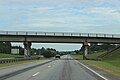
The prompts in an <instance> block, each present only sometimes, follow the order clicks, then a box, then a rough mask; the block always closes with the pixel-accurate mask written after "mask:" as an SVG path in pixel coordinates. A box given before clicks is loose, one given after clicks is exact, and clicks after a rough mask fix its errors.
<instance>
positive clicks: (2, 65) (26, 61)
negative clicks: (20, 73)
mask: <svg viewBox="0 0 120 80" xmlns="http://www.w3.org/2000/svg"><path fill="white" fill-rule="evenodd" d="M40 60H47V58H40V59H38V60H25V61H18V62H11V63H4V64H0V67H7V66H12V65H18V64H24V63H29V62H37V61H40Z"/></svg>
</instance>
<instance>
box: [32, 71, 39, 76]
mask: <svg viewBox="0 0 120 80" xmlns="http://www.w3.org/2000/svg"><path fill="white" fill-rule="evenodd" d="M39 73H40V72H37V73H35V74H33V75H32V76H37V75H38V74H39Z"/></svg>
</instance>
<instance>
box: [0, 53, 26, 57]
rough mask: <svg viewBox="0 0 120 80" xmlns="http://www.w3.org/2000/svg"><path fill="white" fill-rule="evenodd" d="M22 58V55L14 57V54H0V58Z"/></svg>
mask: <svg viewBox="0 0 120 80" xmlns="http://www.w3.org/2000/svg"><path fill="white" fill-rule="evenodd" d="M17 57H19V58H23V57H24V56H22V55H14V54H2V53H0V58H17Z"/></svg>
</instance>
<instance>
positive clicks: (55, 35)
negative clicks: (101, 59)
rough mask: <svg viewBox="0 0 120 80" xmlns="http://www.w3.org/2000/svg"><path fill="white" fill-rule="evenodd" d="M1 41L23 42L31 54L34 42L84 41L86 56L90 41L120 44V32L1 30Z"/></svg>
mask: <svg viewBox="0 0 120 80" xmlns="http://www.w3.org/2000/svg"><path fill="white" fill-rule="evenodd" d="M0 42H23V43H24V54H25V55H27V56H29V55H30V48H31V45H32V43H33V42H34V43H77V44H79V43H82V44H83V46H84V49H85V50H84V58H85V56H86V55H87V53H88V43H109V44H120V35H119V34H97V33H65V32H25V31H0Z"/></svg>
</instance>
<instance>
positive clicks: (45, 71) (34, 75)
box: [0, 55, 104, 80]
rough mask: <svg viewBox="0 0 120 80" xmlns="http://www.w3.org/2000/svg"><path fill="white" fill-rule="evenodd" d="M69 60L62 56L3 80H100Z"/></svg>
mask: <svg viewBox="0 0 120 80" xmlns="http://www.w3.org/2000/svg"><path fill="white" fill-rule="evenodd" d="M70 58H71V57H70V56H69V55H65V56H62V59H58V60H55V61H52V62H50V63H47V64H44V65H41V66H38V67H36V68H32V69H30V70H26V71H24V72H22V73H18V74H16V75H13V76H11V77H9V78H7V79H5V80H102V79H101V78H100V77H98V76H97V75H96V74H94V73H92V72H90V71H88V70H87V69H85V68H84V67H83V66H81V65H80V64H79V62H77V61H76V60H69V59H70ZM65 59H66V60H65ZM0 80H1V79H0ZM103 80H104V79H103Z"/></svg>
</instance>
